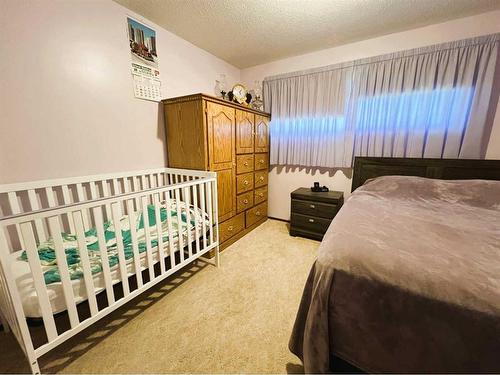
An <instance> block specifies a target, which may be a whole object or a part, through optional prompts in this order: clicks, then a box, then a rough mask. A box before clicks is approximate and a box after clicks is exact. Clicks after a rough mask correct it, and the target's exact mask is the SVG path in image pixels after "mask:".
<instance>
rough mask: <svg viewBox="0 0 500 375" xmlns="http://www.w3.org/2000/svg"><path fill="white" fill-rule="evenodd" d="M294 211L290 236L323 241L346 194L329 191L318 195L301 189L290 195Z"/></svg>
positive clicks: (291, 216)
mask: <svg viewBox="0 0 500 375" xmlns="http://www.w3.org/2000/svg"><path fill="white" fill-rule="evenodd" d="M290 196H291V198H292V205H291V206H292V210H291V215H290V235H291V236H302V237H308V238H312V239H315V240H319V241H321V240H322V239H323V236H324V234H325V232H326V230H327V229H328V227H329V226H330V223H331V222H332V219H333V218H334V217H335V215H336V214H337V212H338V211H339V209H340V207H342V204H343V203H344V193H342V192H340V191H329V192H322V193H316V192H312V191H311V189H310V188H299V189H297V190H295V191H294V192H292V193H291V194H290Z"/></svg>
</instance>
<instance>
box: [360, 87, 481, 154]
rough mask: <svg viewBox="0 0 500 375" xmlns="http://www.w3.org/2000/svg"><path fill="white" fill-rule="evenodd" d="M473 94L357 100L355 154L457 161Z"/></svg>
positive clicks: (458, 91) (440, 92)
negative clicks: (452, 159) (454, 159)
mask: <svg viewBox="0 0 500 375" xmlns="http://www.w3.org/2000/svg"><path fill="white" fill-rule="evenodd" d="M473 93H474V91H473V89H472V87H466V88H462V87H458V88H453V87H450V88H443V89H434V90H418V91H410V92H403V93H388V94H384V95H377V96H372V97H361V98H358V99H357V101H356V103H355V105H354V107H355V111H356V113H355V116H354V117H355V125H354V152H355V155H363V156H387V157H428V158H456V157H458V154H459V152H460V146H461V144H462V140H463V137H464V135H465V129H466V127H467V123H468V119H469V113H470V108H471V104H472V98H473Z"/></svg>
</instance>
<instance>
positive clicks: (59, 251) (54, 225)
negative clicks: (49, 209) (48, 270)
mask: <svg viewBox="0 0 500 375" xmlns="http://www.w3.org/2000/svg"><path fill="white" fill-rule="evenodd" d="M49 228H50V233H51V234H52V239H53V241H54V249H55V253H56V259H57V268H58V269H59V276H60V277H61V283H62V287H63V292H64V300H65V301H66V307H67V309H68V315H69V321H70V323H71V328H75V327H76V326H77V325H78V323H79V319H78V313H77V311H76V303H75V296H74V294H73V285H72V284H71V280H70V277H69V270H68V262H67V260H66V253H65V251H64V245H63V240H62V236H61V224H60V223H59V217H58V216H53V217H49Z"/></svg>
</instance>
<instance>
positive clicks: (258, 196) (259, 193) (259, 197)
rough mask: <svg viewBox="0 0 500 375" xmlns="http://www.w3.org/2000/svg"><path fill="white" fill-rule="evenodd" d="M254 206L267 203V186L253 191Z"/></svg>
mask: <svg viewBox="0 0 500 375" xmlns="http://www.w3.org/2000/svg"><path fill="white" fill-rule="evenodd" d="M254 197H255V199H254V202H255V204H259V203H260V202H264V201H267V186H264V187H261V188H258V189H255V195H254Z"/></svg>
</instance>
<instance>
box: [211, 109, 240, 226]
mask: <svg viewBox="0 0 500 375" xmlns="http://www.w3.org/2000/svg"><path fill="white" fill-rule="evenodd" d="M206 103H207V107H206V115H207V117H206V121H207V133H208V150H209V151H208V152H209V155H208V160H209V169H210V170H212V171H215V172H217V190H218V202H219V220H220V221H224V220H226V219H229V218H230V217H232V216H233V215H235V213H236V155H235V134H234V133H235V130H234V128H235V113H234V111H235V110H234V109H233V108H231V107H226V106H224V105H220V104H215V103H212V102H209V101H207V102H206Z"/></svg>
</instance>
